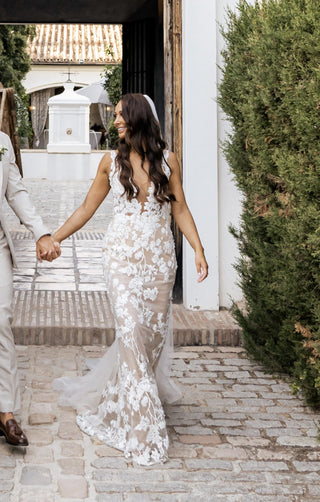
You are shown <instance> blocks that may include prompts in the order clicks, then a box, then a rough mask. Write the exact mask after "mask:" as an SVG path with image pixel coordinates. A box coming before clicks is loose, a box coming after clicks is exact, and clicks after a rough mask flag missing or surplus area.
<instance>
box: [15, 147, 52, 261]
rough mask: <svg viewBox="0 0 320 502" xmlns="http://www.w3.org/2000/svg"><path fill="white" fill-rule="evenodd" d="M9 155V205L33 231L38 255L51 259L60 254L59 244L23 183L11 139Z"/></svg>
mask: <svg viewBox="0 0 320 502" xmlns="http://www.w3.org/2000/svg"><path fill="white" fill-rule="evenodd" d="M8 156H9V162H10V166H9V176H8V183H7V189H6V199H7V201H8V204H9V206H10V207H11V208H12V210H13V211H14V213H15V214H16V215H17V217H18V218H19V219H20V221H21V222H22V223H23V224H24V225H25V226H26V228H27V229H28V230H30V231H31V232H32V233H33V236H34V239H35V241H36V242H37V256H38V258H39V259H40V261H41V258H40V254H41V255H42V257H43V258H44V257H45V255H47V257H48V258H49V259H50V261H51V260H52V259H54V258H56V257H57V256H59V255H60V249H59V246H58V245H57V246H55V244H54V240H53V238H52V237H51V236H50V231H49V229H48V228H47V227H46V226H45V225H44V223H43V221H42V218H41V217H40V216H39V215H38V214H37V212H36V209H35V207H34V205H33V204H32V202H31V200H30V197H29V194H28V192H27V189H26V187H25V186H24V184H23V181H22V178H21V176H20V173H19V169H18V167H17V165H16V163H15V155H14V151H13V147H12V144H11V141H9V142H8Z"/></svg>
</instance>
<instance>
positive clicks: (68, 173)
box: [21, 150, 105, 180]
mask: <svg viewBox="0 0 320 502" xmlns="http://www.w3.org/2000/svg"><path fill="white" fill-rule="evenodd" d="M104 154H105V151H101V150H94V151H92V152H91V153H48V152H47V150H21V161H22V169H23V176H24V178H46V179H48V180H87V179H93V178H94V177H95V175H96V172H97V169H98V165H99V162H100V160H101V159H102V157H103V155H104Z"/></svg>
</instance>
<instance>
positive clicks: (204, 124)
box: [182, 0, 219, 310]
mask: <svg viewBox="0 0 320 502" xmlns="http://www.w3.org/2000/svg"><path fill="white" fill-rule="evenodd" d="M204 14H205V15H204ZM215 18H216V8H215V2H214V1H213V0H211V1H210V0H197V1H194V0H184V2H183V3H182V55H183V56H182V77H183V84H182V89H183V180H184V189H185V193H186V198H187V201H188V204H189V207H190V209H191V212H192V214H193V216H194V219H195V221H196V224H197V227H198V230H199V234H200V237H201V240H202V243H203V246H204V248H205V253H206V257H207V260H208V263H209V276H208V278H207V279H206V280H205V281H204V282H203V283H200V284H198V283H197V273H196V269H195V264H194V252H193V250H192V249H191V247H190V246H189V245H188V244H186V243H184V252H183V290H184V305H185V306H186V307H187V308H190V309H210V310H217V309H219V261H218V258H219V256H218V251H219V247H218V244H219V242H218V237H219V227H218V165H217V104H216V34H215V29H214V20H215Z"/></svg>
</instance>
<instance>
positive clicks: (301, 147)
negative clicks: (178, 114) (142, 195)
mask: <svg viewBox="0 0 320 502" xmlns="http://www.w3.org/2000/svg"><path fill="white" fill-rule="evenodd" d="M319 19H320V2H319V0H261V1H259V2H258V1H256V2H255V4H254V5H251V4H248V3H247V2H246V1H240V3H239V4H238V7H237V10H236V12H232V11H231V10H228V12H227V27H226V28H225V29H224V30H222V33H223V36H224V40H225V47H226V48H225V50H224V51H223V58H224V64H223V67H222V72H223V79H222V82H221V85H220V97H219V102H220V105H221V107H222V109H223V110H224V112H225V114H226V115H227V117H228V119H229V120H230V121H231V124H232V132H231V134H230V137H229V139H228V140H227V142H226V144H225V145H224V149H225V155H226V158H227V160H228V163H229V165H230V167H231V171H232V173H233V174H234V177H235V181H236V184H237V186H238V188H239V189H240V191H241V192H242V194H243V212H242V219H241V225H240V228H239V229H236V228H231V231H232V233H233V234H234V236H235V237H236V238H237V240H238V244H239V249H240V259H239V261H238V263H237V264H236V265H235V266H236V269H237V270H238V273H239V277H240V285H241V287H242V290H243V292H244V297H245V303H246V306H245V309H244V310H240V309H239V308H236V307H235V316H236V318H237V320H238V321H239V323H240V325H241V326H242V328H243V334H244V343H245V347H246V349H247V351H248V353H249V354H250V355H251V356H253V357H254V358H255V359H258V360H259V361H261V362H262V363H263V364H264V365H266V366H267V367H268V368H270V369H271V370H273V371H279V372H283V371H284V372H286V373H289V374H290V375H292V376H293V377H294V379H295V384H294V387H295V389H297V390H298V389H301V390H302V391H303V393H304V395H305V397H306V400H307V403H308V404H310V405H312V406H314V407H319V406H320V23H319Z"/></svg>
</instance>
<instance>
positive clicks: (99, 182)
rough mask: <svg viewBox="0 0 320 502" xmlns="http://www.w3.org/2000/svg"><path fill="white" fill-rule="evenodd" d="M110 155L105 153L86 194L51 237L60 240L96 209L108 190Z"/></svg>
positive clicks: (81, 223)
mask: <svg viewBox="0 0 320 502" xmlns="http://www.w3.org/2000/svg"><path fill="white" fill-rule="evenodd" d="M110 164H111V156H110V153H106V154H105V155H104V156H103V157H102V159H101V161H100V164H99V167H98V170H97V174H96V177H95V179H94V181H93V183H92V185H91V187H90V189H89V192H88V193H87V196H86V198H85V200H84V201H83V203H82V204H81V206H80V207H78V209H76V210H75V212H74V213H73V214H72V215H71V216H70V218H68V220H67V221H66V222H65V223H64V224H63V225H62V226H61V227H60V228H59V229H58V230H57V231H56V232H55V233H54V235H53V238H54V240H55V241H57V242H61V241H63V240H64V239H66V238H67V237H69V236H70V235H72V234H73V233H74V232H76V231H77V230H79V229H80V228H82V227H83V225H85V223H87V221H88V220H90V218H91V217H92V216H93V214H94V213H95V211H96V210H97V209H98V207H99V206H100V204H101V203H102V201H103V200H104V199H105V197H106V196H107V195H108V193H109V191H110V183H109V172H110Z"/></svg>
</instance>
